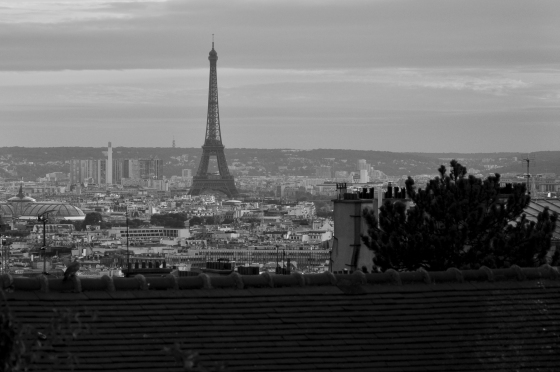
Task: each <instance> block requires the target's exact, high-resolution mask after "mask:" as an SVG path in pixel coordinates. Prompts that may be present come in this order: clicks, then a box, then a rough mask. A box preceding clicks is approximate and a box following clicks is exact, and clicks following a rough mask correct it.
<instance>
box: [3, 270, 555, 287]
mask: <svg viewBox="0 0 560 372" xmlns="http://www.w3.org/2000/svg"><path fill="white" fill-rule="evenodd" d="M0 279H1V280H0V284H1V288H2V289H4V290H8V291H13V290H15V291H41V292H44V293H47V292H78V293H79V292H82V291H109V292H114V291H130V290H189V289H246V288H259V287H261V288H282V287H317V286H322V287H326V286H331V287H332V286H336V287H339V288H342V287H343V288H350V287H352V288H354V287H355V288H358V287H360V286H362V285H378V286H379V285H383V286H396V287H398V286H402V285H406V284H416V285H417V284H423V285H426V286H429V285H438V284H445V283H463V282H494V281H526V280H541V279H549V280H559V279H560V273H559V270H558V268H556V267H552V266H550V265H548V264H545V265H542V266H540V267H531V268H521V267H519V266H517V265H513V266H512V267H510V268H508V269H489V268H487V267H481V268H480V269H478V270H458V269H456V268H450V269H448V270H446V271H432V272H429V271H426V270H418V271H409V272H398V271H395V270H388V271H386V272H384V273H363V272H361V271H356V272H354V273H352V274H333V273H331V272H325V273H322V274H300V273H292V274H290V275H271V274H270V273H264V274H261V275H240V274H238V273H232V274H230V275H228V276H208V275H207V274H200V275H198V276H184V277H183V276H178V272H177V271H175V272H174V273H172V274H167V275H165V276H158V277H156V276H143V275H136V276H135V277H132V278H122V277H109V276H107V275H104V276H102V277H100V278H80V277H79V276H75V277H74V278H73V279H72V280H70V281H66V282H63V281H62V279H61V278H49V277H47V276H45V275H39V276H36V277H31V278H28V277H13V276H11V275H10V274H3V275H1V276H0Z"/></svg>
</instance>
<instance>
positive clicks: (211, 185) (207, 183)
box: [189, 41, 239, 198]
mask: <svg viewBox="0 0 560 372" xmlns="http://www.w3.org/2000/svg"><path fill="white" fill-rule="evenodd" d="M208 60H209V61H210V86H209V89H208V116H207V119H206V139H205V140H204V145H202V157H201V158H200V164H199V165H198V170H197V171H196V175H195V176H194V177H193V184H192V187H191V190H190V192H189V195H200V194H201V193H202V192H203V191H204V190H212V191H220V192H222V193H224V194H226V195H227V196H228V197H230V198H231V197H235V196H237V195H239V193H238V192H237V189H236V188H235V182H234V180H233V176H232V175H231V174H230V173H229V169H228V166H227V163H226V156H225V154H224V145H223V144H222V133H221V130H220V111H219V108H218V76H217V73H216V61H217V60H218V53H216V51H215V50H214V41H212V50H211V51H210V55H209V56H208ZM211 156H215V157H216V161H217V162H218V170H219V175H218V174H211V173H208V163H209V162H210V157H211Z"/></svg>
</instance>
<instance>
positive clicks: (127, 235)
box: [125, 204, 130, 277]
mask: <svg viewBox="0 0 560 372" xmlns="http://www.w3.org/2000/svg"><path fill="white" fill-rule="evenodd" d="M125 215H126V276H127V277H128V276H129V275H130V254H129V253H128V239H129V234H128V232H129V230H128V204H127V205H126V213H125Z"/></svg>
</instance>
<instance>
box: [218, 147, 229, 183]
mask: <svg viewBox="0 0 560 372" xmlns="http://www.w3.org/2000/svg"><path fill="white" fill-rule="evenodd" d="M216 160H217V162H218V170H219V171H220V176H222V177H226V176H229V168H228V166H227V162H226V155H225V154H224V150H222V151H217V153H216Z"/></svg>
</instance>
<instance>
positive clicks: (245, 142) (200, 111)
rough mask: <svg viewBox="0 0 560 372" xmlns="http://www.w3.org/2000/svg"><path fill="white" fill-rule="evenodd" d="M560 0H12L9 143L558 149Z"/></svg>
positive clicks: (3, 135) (3, 10) (4, 75)
mask: <svg viewBox="0 0 560 372" xmlns="http://www.w3.org/2000/svg"><path fill="white" fill-rule="evenodd" d="M559 20H560V1H558V0H551V1H538V0H531V1H530V0H527V1H520V0H504V1H489V0H482V1H476V0H464V1H452V0H441V1H439V0H438V1H431V0H425V1H423V0H364V1H358V0H356V1H353V0H337V1H330V0H268V1H266V0H258V1H257V0H228V1H209V0H194V1H191V0H167V1H166V0H112V1H110V0H18V1H14V0H0V55H1V57H0V123H1V125H0V129H1V131H0V146H95V147H98V146H105V145H106V143H107V142H108V141H112V142H113V146H154V147H166V146H171V143H172V140H173V136H175V140H176V143H177V146H178V147H200V146H201V145H202V143H203V142H204V134H205V126H206V108H207V94H208V73H209V69H208V67H209V62H208V59H207V57H208V52H209V51H210V49H211V41H212V40H211V39H212V36H211V35H212V34H215V43H216V44H215V46H216V51H217V52H218V57H219V60H218V88H219V100H220V119H221V125H222V138H223V142H224V145H225V146H226V147H229V148H239V147H247V148H299V149H312V148H344V149H364V150H388V151H425V152H452V151H456V152H493V151H520V152H527V151H539V150H559V147H560V146H559V144H560V21H559Z"/></svg>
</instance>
